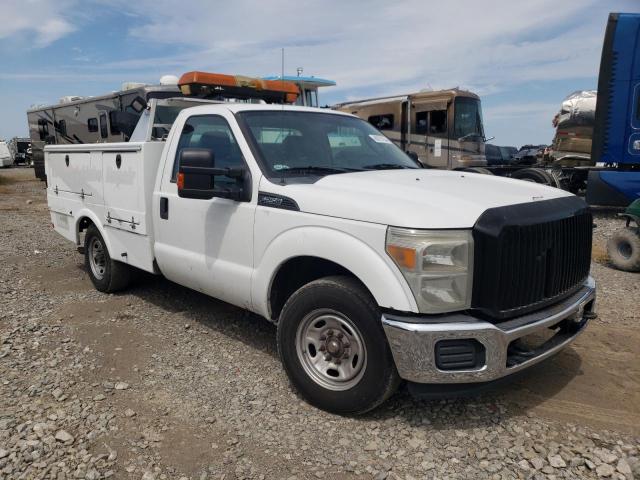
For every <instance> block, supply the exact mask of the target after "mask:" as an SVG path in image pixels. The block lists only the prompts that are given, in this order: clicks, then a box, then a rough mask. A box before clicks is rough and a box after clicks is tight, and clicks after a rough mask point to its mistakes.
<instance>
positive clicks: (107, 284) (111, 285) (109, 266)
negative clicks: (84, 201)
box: [84, 225, 131, 293]
mask: <svg viewBox="0 0 640 480" xmlns="http://www.w3.org/2000/svg"><path fill="white" fill-rule="evenodd" d="M95 242H97V243H95ZM98 243H99V244H100V245H101V246H102V254H103V256H104V258H102V259H101V260H100V262H99V263H100V266H99V271H97V269H98V266H96V260H95V259H94V260H93V266H92V260H91V256H92V252H94V249H93V248H92V245H97V244H98ZM84 266H85V268H86V269H87V272H88V273H89V278H91V282H92V283H93V286H94V287H96V290H99V291H100V292H104V293H113V292H117V291H119V290H122V289H124V288H125V287H126V286H127V285H129V281H130V280H131V267H129V265H126V264H124V263H122V262H116V261H114V260H112V259H111V256H110V255H109V250H108V249H107V246H106V243H105V242H104V239H103V238H102V235H101V234H100V232H99V231H98V229H97V228H96V227H95V226H94V225H91V226H89V227H88V228H87V233H86V234H85V236H84Z"/></svg>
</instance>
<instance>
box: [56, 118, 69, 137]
mask: <svg viewBox="0 0 640 480" xmlns="http://www.w3.org/2000/svg"><path fill="white" fill-rule="evenodd" d="M58 132H60V135H62V136H63V137H66V136H67V122H66V121H65V120H60V121H59V122H58Z"/></svg>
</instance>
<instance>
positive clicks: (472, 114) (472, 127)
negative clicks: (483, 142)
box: [453, 97, 484, 139]
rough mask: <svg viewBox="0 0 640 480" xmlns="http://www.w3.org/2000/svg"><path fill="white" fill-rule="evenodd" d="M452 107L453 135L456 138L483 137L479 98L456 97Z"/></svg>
mask: <svg viewBox="0 0 640 480" xmlns="http://www.w3.org/2000/svg"><path fill="white" fill-rule="evenodd" d="M454 108H455V118H454V126H453V134H454V137H455V138H457V139H460V138H462V137H482V138H483V139H484V127H483V125H482V110H481V108H480V100H478V99H477V98H470V97H456V99H455V105H454ZM470 139H472V138H470Z"/></svg>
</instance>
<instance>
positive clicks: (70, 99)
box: [59, 95, 84, 103]
mask: <svg viewBox="0 0 640 480" xmlns="http://www.w3.org/2000/svg"><path fill="white" fill-rule="evenodd" d="M83 98H84V97H80V96H78V95H67V96H65V97H60V102H59V103H69V102H75V101H76V100H82V99H83Z"/></svg>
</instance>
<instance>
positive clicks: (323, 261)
mask: <svg viewBox="0 0 640 480" xmlns="http://www.w3.org/2000/svg"><path fill="white" fill-rule="evenodd" d="M179 101H180V102H181V103H180V104H179V105H178V104H176V105H175V106H176V110H177V111H176V115H175V117H174V120H173V122H172V125H171V126H170V129H169V131H168V133H167V134H166V135H163V136H162V138H158V136H157V135H154V133H153V132H154V130H155V128H157V127H159V126H161V127H162V128H169V125H167V124H162V125H156V119H155V117H154V115H153V114H152V112H153V111H154V104H159V103H160V102H161V100H160V99H152V100H151V107H150V108H147V109H145V110H144V111H143V112H142V114H141V116H140V119H139V121H138V124H137V126H136V128H135V131H134V132H133V134H132V135H131V138H130V140H129V141H128V142H118V143H109V144H107V143H98V144H81V145H76V144H68V145H48V146H47V147H45V168H46V174H47V179H48V182H47V201H48V206H49V209H50V214H51V222H52V225H53V228H54V229H55V231H56V232H58V233H59V234H61V235H62V236H63V237H64V238H66V239H67V240H69V241H70V242H72V243H73V244H74V245H75V246H76V247H77V248H78V250H79V251H80V252H81V253H83V255H84V262H85V268H86V271H87V274H88V277H89V278H90V280H91V282H92V283H93V285H94V286H95V288H96V289H97V290H99V291H101V292H115V291H118V290H121V289H124V288H126V287H127V285H128V284H129V281H130V279H131V276H132V272H134V271H135V270H136V269H139V270H144V271H146V272H150V273H152V274H157V275H163V276H164V277H166V278H167V279H169V280H171V281H173V282H176V283H178V284H180V285H184V286H186V287H189V288H192V289H194V290H197V291H200V292H202V293H204V294H205V295H209V296H212V297H215V298H218V299H221V300H223V301H225V302H228V303H230V304H233V305H236V306H238V307H241V308H244V309H247V310H250V311H252V312H254V313H256V314H258V315H260V316H262V317H264V318H265V319H266V321H271V322H273V323H275V324H276V325H277V346H278V352H279V355H280V358H281V360H282V364H283V366H284V369H285V371H286V373H287V375H288V377H289V379H290V382H291V383H292V385H293V386H294V387H295V388H296V389H297V390H298V392H300V394H301V395H302V396H303V397H304V398H306V399H307V400H308V401H309V402H310V403H312V404H313V405H315V406H317V407H319V408H322V409H325V410H328V411H331V412H335V413H339V414H358V413H363V412H366V411H369V410H371V409H373V408H376V406H378V405H380V404H381V403H382V402H384V401H385V400H386V399H387V398H388V397H389V396H390V395H391V394H392V393H393V392H394V390H395V389H396V388H397V387H398V385H399V384H400V383H401V382H402V381H405V382H407V383H408V385H409V388H410V389H411V391H412V392H414V393H416V394H422V393H424V392H425V391H433V390H434V389H435V388H440V387H441V386H442V385H454V386H464V387H466V386H468V384H474V385H475V384H485V383H487V382H492V381H495V380H498V379H501V378H504V377H506V376H508V375H511V374H513V373H515V372H518V371H522V370H524V369H526V368H529V367H531V366H532V365H534V364H537V363H539V362H541V361H543V360H545V359H547V358H549V357H550V356H552V355H553V354H555V353H557V352H559V351H560V350H562V349H563V348H565V347H566V346H567V345H569V344H570V343H571V342H572V341H573V340H574V339H575V338H576V337H577V336H578V335H579V334H580V333H581V332H583V331H584V329H585V328H586V326H587V324H588V322H589V321H590V319H592V318H594V317H595V315H596V313H595V298H596V290H595V282H594V280H593V279H592V277H591V276H590V274H589V271H590V260H591V235H592V217H591V214H590V212H589V211H588V209H587V205H586V204H585V203H584V201H583V200H581V199H580V198H578V197H576V196H574V195H572V194H570V193H568V192H565V191H563V190H560V189H556V188H550V187H546V186H543V185H537V184H535V183H523V182H519V181H515V180H511V179H508V178H499V177H495V176H489V175H479V174H474V173H470V172H460V171H444V170H436V169H424V168H421V165H420V164H419V162H417V161H415V160H414V159H413V158H411V157H410V156H408V155H407V154H406V153H405V152H403V151H402V150H401V149H400V148H399V147H397V146H396V145H394V144H393V142H391V141H390V140H389V139H387V138H386V137H385V136H384V135H383V134H382V133H381V132H380V131H378V130H376V129H375V128H374V127H373V126H372V125H371V124H370V123H368V122H366V121H363V120H361V119H360V118H358V117H356V116H353V115H351V114H347V113H342V112H338V111H334V110H328V109H316V108H309V107H300V106H293V105H269V104H248V103H229V102H214V101H209V100H204V99H193V98H192V99H180V100H179ZM549 375H553V372H552V371H550V372H549Z"/></svg>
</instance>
